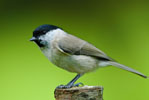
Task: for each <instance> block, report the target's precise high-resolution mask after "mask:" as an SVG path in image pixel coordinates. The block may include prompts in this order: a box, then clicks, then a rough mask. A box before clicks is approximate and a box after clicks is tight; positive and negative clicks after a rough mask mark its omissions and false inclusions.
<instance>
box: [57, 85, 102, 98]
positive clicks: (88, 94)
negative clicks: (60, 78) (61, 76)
mask: <svg viewBox="0 0 149 100" xmlns="http://www.w3.org/2000/svg"><path fill="white" fill-rule="evenodd" d="M54 96H55V100H103V87H101V86H83V87H73V88H69V89H55V92H54Z"/></svg>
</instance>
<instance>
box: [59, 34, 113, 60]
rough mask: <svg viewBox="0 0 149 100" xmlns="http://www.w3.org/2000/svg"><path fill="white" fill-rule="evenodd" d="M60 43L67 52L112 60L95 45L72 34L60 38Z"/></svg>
mask: <svg viewBox="0 0 149 100" xmlns="http://www.w3.org/2000/svg"><path fill="white" fill-rule="evenodd" d="M58 44H59V45H58V47H59V49H61V51H63V52H64V53H67V54H71V55H86V56H92V57H95V58H97V59H100V60H107V61H110V60H112V59H111V58H110V57H108V56H107V55H106V54H105V53H104V52H102V51H101V50H99V49H97V48H96V47H95V46H93V45H91V44H90V43H88V42H86V41H84V40H81V39H79V38H77V37H75V36H73V35H70V34H67V36H65V37H63V38H62V39H61V40H59V43H58ZM112 61H113V60H112Z"/></svg>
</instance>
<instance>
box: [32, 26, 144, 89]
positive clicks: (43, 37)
mask: <svg viewBox="0 0 149 100" xmlns="http://www.w3.org/2000/svg"><path fill="white" fill-rule="evenodd" d="M30 41H34V42H35V43H36V44H37V45H38V46H39V47H40V49H41V51H42V52H43V54H44V55H45V56H46V57H47V58H48V59H49V60H50V61H51V62H52V63H53V64H55V65H56V66H58V67H60V68H62V69H65V70H67V71H69V72H73V73H77V75H76V77H75V78H74V79H72V80H71V81H70V82H69V83H68V84H67V85H60V86H58V87H57V88H71V87H74V86H79V85H80V84H82V83H77V84H74V83H75V82H76V81H77V80H78V79H79V78H80V77H81V76H82V75H83V74H85V73H87V72H91V71H94V70H96V69H98V68H100V67H105V66H110V65H112V66H115V67H118V68H121V69H124V70H127V71H129V72H132V73H134V74H137V75H140V76H142V77H144V78H147V76H145V75H144V74H142V73H140V72H138V71H136V70H134V69H132V68H129V67H127V66H125V65H122V64H120V63H118V62H116V61H115V60H113V59H112V58H110V57H109V56H107V55H106V54H105V53H104V52H103V51H101V50H100V49H97V48H96V47H95V46H93V45H92V44H90V43H88V42H86V41H84V40H82V39H80V38H77V37H75V36H73V35H71V34H68V33H67V32H65V31H64V30H63V29H62V28H60V27H57V26H55V25H49V24H44V25H41V26H39V27H37V28H36V29H35V30H34V31H33V37H32V38H31V39H30Z"/></svg>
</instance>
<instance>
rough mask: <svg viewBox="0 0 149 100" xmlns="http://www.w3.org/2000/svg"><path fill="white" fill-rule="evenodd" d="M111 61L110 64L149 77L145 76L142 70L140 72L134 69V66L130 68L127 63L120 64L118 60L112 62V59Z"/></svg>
mask: <svg viewBox="0 0 149 100" xmlns="http://www.w3.org/2000/svg"><path fill="white" fill-rule="evenodd" d="M109 63H110V65H112V66H115V67H118V68H121V69H124V70H127V71H129V72H132V73H134V74H137V75H139V76H141V77H144V78H148V77H147V76H145V75H144V74H142V73H140V72H138V71H136V70H134V69H132V68H129V67H127V66H125V65H122V64H119V63H117V62H112V61H110V62H109Z"/></svg>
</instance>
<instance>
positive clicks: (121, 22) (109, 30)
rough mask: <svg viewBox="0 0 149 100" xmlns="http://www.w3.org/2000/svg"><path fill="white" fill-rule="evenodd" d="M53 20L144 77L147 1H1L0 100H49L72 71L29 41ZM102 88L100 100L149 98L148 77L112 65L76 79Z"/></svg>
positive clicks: (148, 54)
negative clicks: (52, 60)
mask: <svg viewBox="0 0 149 100" xmlns="http://www.w3.org/2000/svg"><path fill="white" fill-rule="evenodd" d="M41 24H53V25H57V26H60V27H62V28H63V29H65V30H66V31H67V32H69V33H71V34H73V35H75V36H78V37H80V38H82V39H84V40H86V41H88V42H90V43H92V44H94V45H95V46H96V47H97V48H100V49H101V50H103V51H104V52H106V53H107V54H108V55H109V56H111V57H112V58H113V59H115V60H117V61H118V62H120V63H122V64H125V65H127V66H131V67H132V68H134V69H137V70H139V71H140V72H142V73H144V74H146V75H149V3H148V2H145V1H144V0H139V1H138V0H129V1H127V0H125V1H124V0H123V1H119V0H116V1H115V0H111V1H102V0H55V1H54V0H43V1H41V0H0V56H1V57H0V100H54V95H53V92H54V89H55V87H56V86H58V85H60V84H66V83H67V82H69V81H70V80H71V79H72V78H73V77H74V76H75V75H76V74H74V73H69V72H67V71H65V70H62V69H60V68H58V67H56V66H55V65H53V64H51V63H50V62H49V61H48V59H47V58H45V57H44V55H43V54H42V53H41V51H40V50H39V48H38V47H37V46H36V45H35V44H34V43H32V42H30V41H29V39H30V38H31V37H32V32H33V30H34V29H35V28H36V27H37V26H39V25H41ZM78 82H83V83H84V84H86V85H96V86H97V85H99V86H103V87H104V100H149V80H148V79H143V78H141V77H139V76H137V75H134V74H132V73H129V72H127V71H123V70H121V69H118V68H115V67H106V68H103V69H102V68H101V69H99V70H97V71H95V72H93V73H89V74H86V75H84V76H83V77H82V78H80V79H79V80H78Z"/></svg>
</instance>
